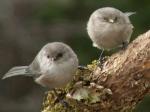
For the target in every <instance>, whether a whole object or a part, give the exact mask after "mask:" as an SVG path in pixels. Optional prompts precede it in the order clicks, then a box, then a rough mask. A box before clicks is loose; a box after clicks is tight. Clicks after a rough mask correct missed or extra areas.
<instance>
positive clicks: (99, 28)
mask: <svg viewBox="0 0 150 112" xmlns="http://www.w3.org/2000/svg"><path fill="white" fill-rule="evenodd" d="M134 13H135V12H127V13H123V12H121V11H120V10H118V9H115V8H113V7H104V8H100V9H98V10H96V11H94V12H93V13H92V14H91V16H90V18H89V21H88V23H87V32H88V35H89V37H90V38H91V40H92V41H93V46H94V47H97V48H99V49H102V51H103V50H110V49H113V48H116V47H119V46H123V47H124V45H127V44H128V43H129V41H130V37H131V34H132V32H133V25H132V24H131V22H130V20H129V16H130V15H132V14H134ZM102 53H103V52H102ZM101 55H102V54H101ZM100 57H101V56H100Z"/></svg>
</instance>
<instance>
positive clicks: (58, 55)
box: [55, 53, 63, 60]
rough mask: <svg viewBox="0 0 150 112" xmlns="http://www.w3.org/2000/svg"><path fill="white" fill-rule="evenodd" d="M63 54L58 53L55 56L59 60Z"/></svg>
mask: <svg viewBox="0 0 150 112" xmlns="http://www.w3.org/2000/svg"><path fill="white" fill-rule="evenodd" d="M62 56H63V53H58V54H57V55H56V57H55V60H58V59H59V58H61V57H62Z"/></svg>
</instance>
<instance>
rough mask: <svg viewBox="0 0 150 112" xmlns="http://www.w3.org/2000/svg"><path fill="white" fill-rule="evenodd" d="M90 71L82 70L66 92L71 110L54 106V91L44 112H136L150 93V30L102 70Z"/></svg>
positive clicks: (96, 67)
mask: <svg viewBox="0 0 150 112" xmlns="http://www.w3.org/2000/svg"><path fill="white" fill-rule="evenodd" d="M89 68H91V69H89ZM88 69H89V70H87V71H86V72H85V71H84V70H83V71H82V72H81V71H80V72H79V75H77V76H75V78H74V83H73V84H72V87H71V88H69V89H67V91H66V89H65V92H67V93H69V92H70V93H69V95H70V97H69V98H65V100H67V102H69V104H70V105H71V108H67V109H66V108H64V107H63V106H60V105H57V106H56V104H54V103H52V102H54V101H53V100H52V99H55V98H56V97H54V95H53V94H52V92H51V93H49V94H48V95H47V99H46V100H45V102H44V104H45V105H44V109H43V112H55V111H57V112H59V111H61V112H63V111H64V112H66V111H67V112H81V111H82V112H130V111H132V110H133V109H134V108H135V106H136V105H137V104H138V103H139V102H140V101H141V100H142V99H143V97H144V96H145V95H147V94H150V31H148V32H146V33H144V34H142V35H140V36H139V37H137V38H136V39H135V40H134V41H133V42H131V43H130V44H129V46H128V47H127V48H126V49H125V50H120V51H119V52H117V53H115V54H113V55H112V56H111V57H109V58H107V59H106V61H105V62H104V65H103V69H102V70H101V69H100V68H99V67H98V66H96V65H90V67H88ZM63 91H64V90H63ZM71 91H72V92H71ZM83 92H84V94H83ZM60 93H62V91H60ZM86 95H87V97H85V96H86ZM79 96H80V98H79ZM83 99H84V100H83ZM52 104H53V106H52Z"/></svg>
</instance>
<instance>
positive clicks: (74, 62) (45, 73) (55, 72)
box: [2, 42, 78, 89]
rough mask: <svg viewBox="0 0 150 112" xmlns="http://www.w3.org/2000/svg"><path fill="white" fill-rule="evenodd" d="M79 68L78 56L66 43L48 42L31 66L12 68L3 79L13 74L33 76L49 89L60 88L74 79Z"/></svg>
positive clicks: (37, 81)
mask: <svg viewBox="0 0 150 112" xmlns="http://www.w3.org/2000/svg"><path fill="white" fill-rule="evenodd" d="M77 68H78V58H77V55H76V54H75V53H74V51H73V50H72V49H71V48H70V47H69V46H68V45H66V44H64V43H61V42H53V43H48V44H46V45H45V46H44V47H43V48H42V49H41V50H40V52H39V53H38V55H37V56H36V57H35V59H34V60H33V62H32V63H31V64H30V65H29V66H17V67H13V68H12V69H10V70H9V71H8V72H7V73H6V74H5V75H4V76H3V78H2V79H6V78H9V77H12V76H18V75H24V76H31V77H33V78H34V80H35V82H36V83H38V84H40V85H42V86H44V87H48V88H49V89H54V88H60V87H63V86H65V85H66V84H67V83H68V82H69V81H71V80H72V78H73V75H74V74H75V72H76V70H77Z"/></svg>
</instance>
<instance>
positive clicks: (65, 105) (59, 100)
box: [54, 90, 70, 108]
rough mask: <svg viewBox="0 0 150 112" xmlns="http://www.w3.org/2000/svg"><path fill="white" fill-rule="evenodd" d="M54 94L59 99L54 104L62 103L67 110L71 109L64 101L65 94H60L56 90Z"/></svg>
mask: <svg viewBox="0 0 150 112" xmlns="http://www.w3.org/2000/svg"><path fill="white" fill-rule="evenodd" d="M54 93H55V95H56V96H57V99H56V100H55V102H54V104H56V103H61V104H62V105H63V106H64V107H65V108H69V107H70V105H69V104H68V103H67V102H66V101H65V100H64V97H65V93H61V94H58V93H57V92H56V90H54Z"/></svg>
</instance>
